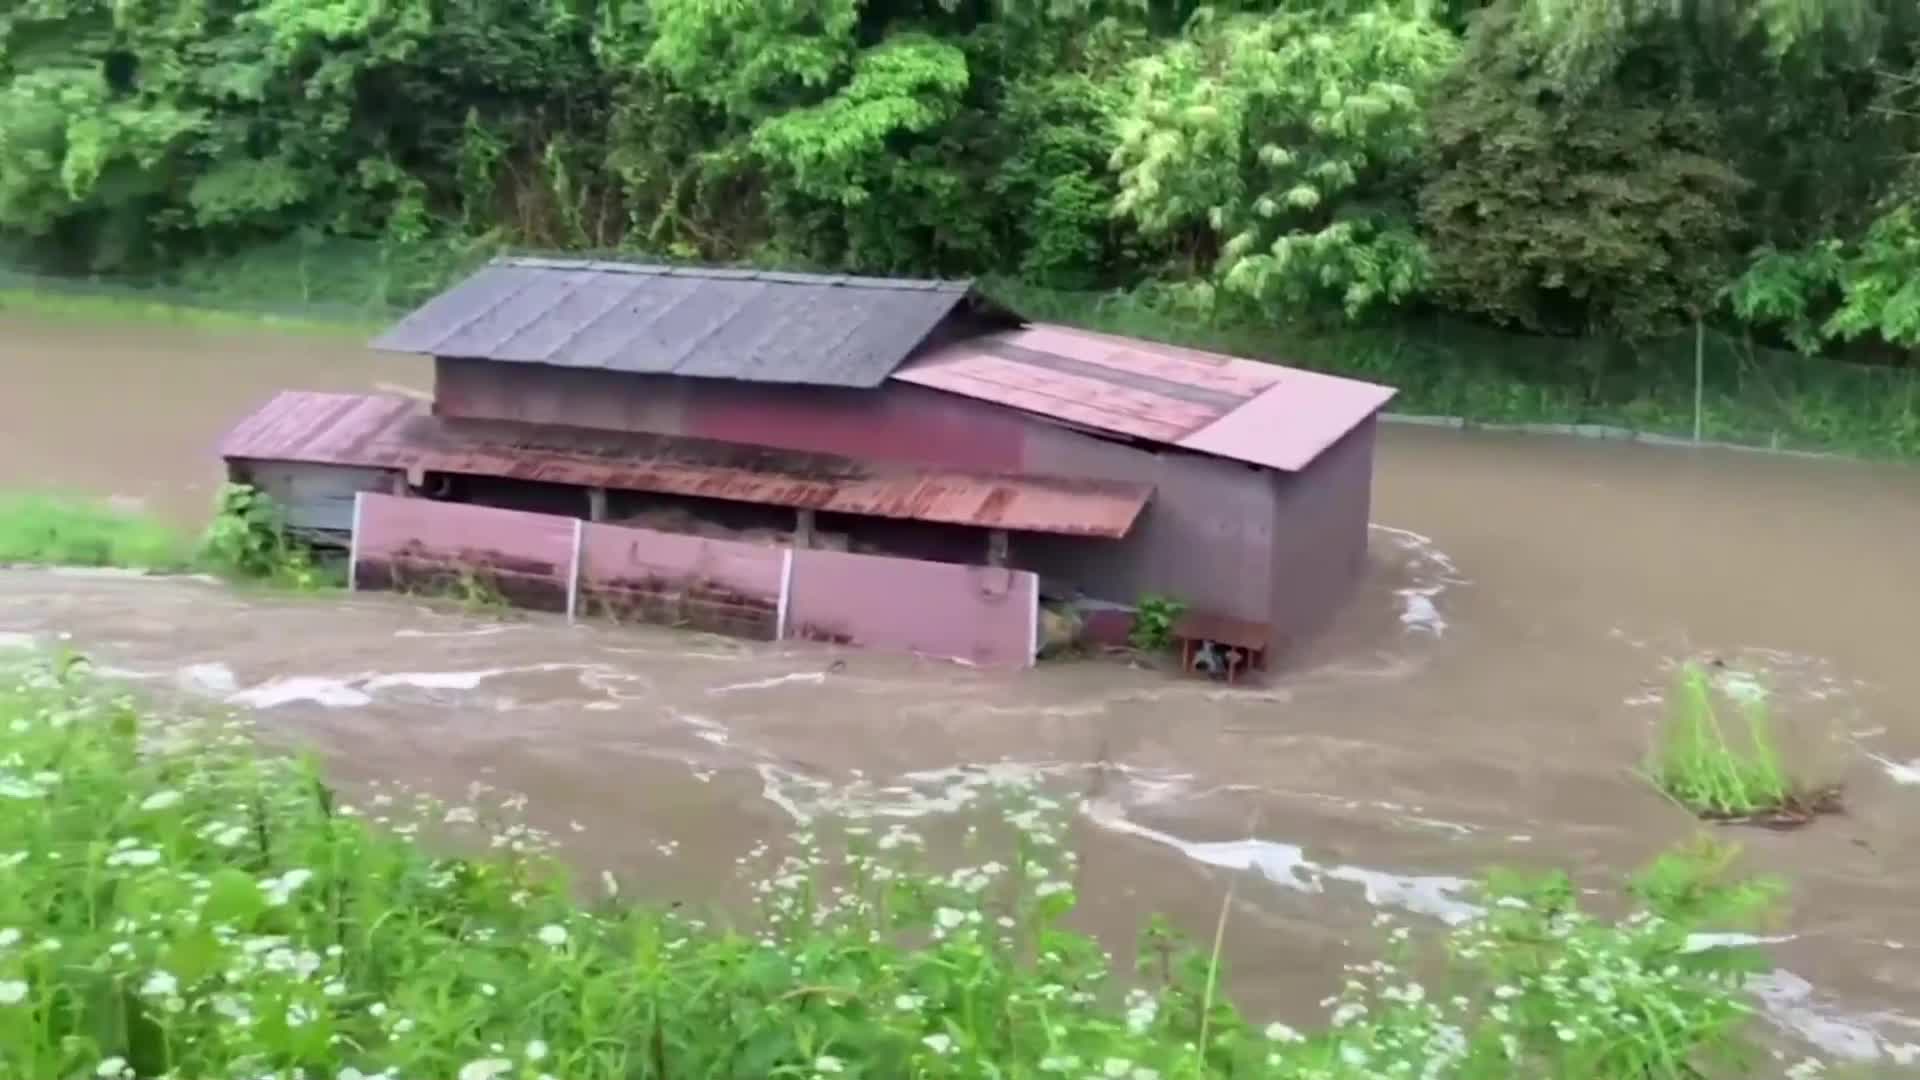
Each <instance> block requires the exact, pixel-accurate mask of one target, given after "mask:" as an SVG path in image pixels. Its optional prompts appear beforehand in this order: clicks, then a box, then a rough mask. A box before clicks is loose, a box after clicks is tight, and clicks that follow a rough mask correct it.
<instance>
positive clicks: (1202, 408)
mask: <svg viewBox="0 0 1920 1080" xmlns="http://www.w3.org/2000/svg"><path fill="white" fill-rule="evenodd" d="M893 377H894V378H895V379H898V380H900V381H902V382H908V383H913V384H915V385H918V386H926V387H931V388H933V389H936V390H945V391H948V392H949V393H954V394H960V395H963V396H965V397H970V398H976V399H979V400H981V401H988V402H992V403H994V404H997V405H1005V406H1008V407H1010V408H1015V409H1020V410H1023V411H1026V412H1030V413H1036V414H1039V415H1041V416H1048V417H1052V418H1054V419H1057V420H1065V421H1068V422H1071V423H1075V424H1080V425H1083V426H1086V427H1090V428H1094V429H1096V430H1100V431H1107V432H1112V433H1114V434H1117V435H1125V436H1129V437H1132V438H1137V439H1146V440H1149V441H1152V442H1158V443H1166V444H1170V445H1173V446H1178V447H1181V448H1183V449H1187V450H1194V451H1198V452H1200V453H1204V454H1211V455H1214V456H1216V457H1224V458H1230V459H1233V460H1236V461H1245V462H1248V463H1250V464H1254V465H1264V466H1267V467H1269V468H1274V469H1282V470H1285V471H1288V472H1297V471H1299V470H1300V469H1303V468H1305V467H1306V466H1307V465H1308V464H1309V463H1310V462H1312V461H1313V459H1314V458H1316V457H1318V456H1319V455H1320V453H1321V452H1322V451H1324V450H1325V449H1326V448H1327V447H1329V446H1331V445H1333V444H1334V443H1335V442H1336V441H1338V440H1339V438H1340V437H1341V436H1342V435H1345V434H1346V433H1347V432H1349V431H1351V430H1353V429H1354V428H1355V427H1357V426H1359V425H1360V424H1361V423H1364V422H1365V421H1366V419H1367V418H1368V417H1370V416H1372V415H1374V414H1375V413H1377V412H1378V411H1380V409H1381V408H1382V407H1383V406H1385V405H1386V403H1387V401H1388V400H1390V399H1391V398H1392V397H1393V393H1394V392H1393V390H1391V389H1390V388H1388V387H1384V386H1376V385H1374V384H1373V383H1367V382H1360V381H1358V380H1355V379H1342V378H1338V377H1335V376H1332V375H1321V374H1318V373H1315V372H1311V371H1302V370H1299V369H1297V368H1287V367H1281V366H1279V365H1276V364H1265V363H1260V362H1258V361H1253V360H1242V359H1239V358H1237V357H1232V356H1222V355H1219V354H1217V353H1205V352H1200V351H1197V350H1194V349H1183V348H1179V347H1177V346H1172V345H1160V344H1156V343H1154V342H1150V341H1139V340H1135V339H1131V338H1120V337H1112V336H1109V335H1106V334H1096V333H1092V332H1090V331H1085V330H1073V329H1068V328H1066V327H1059V326H1028V327H1022V328H1020V329H1016V330H1006V331H1002V332H998V333H990V334H984V335H981V336H977V337H970V338H964V339H961V340H957V341H951V342H948V343H946V344H943V345H940V346H938V347H935V348H933V349H931V350H929V351H928V352H927V353H926V354H925V355H924V356H922V357H921V358H919V359H917V360H915V361H913V362H911V363H909V364H908V365H907V366H905V367H903V368H901V369H900V370H899V371H896V372H894V375H893Z"/></svg>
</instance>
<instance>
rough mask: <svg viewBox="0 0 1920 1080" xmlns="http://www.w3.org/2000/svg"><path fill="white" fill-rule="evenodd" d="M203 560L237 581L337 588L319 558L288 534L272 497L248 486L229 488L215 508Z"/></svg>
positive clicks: (202, 548) (202, 547) (204, 539)
mask: <svg viewBox="0 0 1920 1080" xmlns="http://www.w3.org/2000/svg"><path fill="white" fill-rule="evenodd" d="M200 560H201V562H202V563H204V564H205V565H206V566H207V567H208V568H210V569H212V570H214V571H216V572H218V573H221V574H224V575H226V576H228V577H231V578H236V579H240V580H246V581H264V582H269V583H271V584H275V585H281V586H285V587H288V588H294V589H315V588H319V587H321V586H323V585H327V584H331V583H332V579H331V578H330V577H329V575H327V574H325V573H324V572H322V570H321V569H320V568H319V566H318V565H317V564H316V563H315V560H314V557H313V552H312V550H311V549H310V548H308V547H307V545H305V544H303V543H301V542H300V541H299V540H297V539H295V538H294V537H293V535H292V534H291V533H290V532H289V531H288V529H287V525H286V517H285V515H284V514H282V513H281V511H280V507H279V506H278V505H277V504H276V503H275V502H274V501H273V498H272V497H271V496H269V495H268V494H267V493H265V492H263V491H260V490H259V489H257V488H253V487H250V486H248V485H246V484H226V485H223V486H222V487H221V488H220V494H219V496H218V497H217V498H216V500H215V503H214V515H213V521H212V523H211V524H209V525H208V526H207V531H206V535H205V536H203V537H202V538H201V540H200Z"/></svg>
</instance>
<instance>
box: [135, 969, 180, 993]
mask: <svg viewBox="0 0 1920 1080" xmlns="http://www.w3.org/2000/svg"><path fill="white" fill-rule="evenodd" d="M179 991H180V980H179V979H176V978H174V977H173V973H172V972H170V971H156V972H154V973H153V974H151V975H149V976H147V981H146V982H145V983H142V984H141V986H140V992H141V993H142V994H145V995H146V996H148V997H172V996H173V995H174V994H176V993H179Z"/></svg>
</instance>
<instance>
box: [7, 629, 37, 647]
mask: <svg viewBox="0 0 1920 1080" xmlns="http://www.w3.org/2000/svg"><path fill="white" fill-rule="evenodd" d="M39 643H40V642H39V639H38V638H36V637H34V636H33V635H32V634H24V633H21V632H20V631H18V630H0V650H6V651H14V650H23V649H32V648H36V647H38V645H39Z"/></svg>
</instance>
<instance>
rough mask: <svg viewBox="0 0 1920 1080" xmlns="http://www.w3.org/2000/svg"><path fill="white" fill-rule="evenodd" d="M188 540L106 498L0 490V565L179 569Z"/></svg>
mask: <svg viewBox="0 0 1920 1080" xmlns="http://www.w3.org/2000/svg"><path fill="white" fill-rule="evenodd" d="M191 557H192V543H191V542H190V541H189V540H188V539H187V537H186V536H185V535H184V534H182V533H180V532H178V531H177V530H175V529H173V528H172V527H170V526H168V525H165V524H162V523H160V522H158V521H155V520H153V519H151V518H147V517H143V516H141V515H139V514H135V513H131V512H128V511H123V510H119V509H116V508H114V507H112V506H110V505H108V504H106V503H103V502H97V501H93V500H87V499H76V498H69V497H65V496H56V495H33V494H19V493H7V492H0V565H6V564H10V563H13V564H19V563H27V564H34V565H46V566H114V567H127V568H133V569H142V570H180V569H184V568H186V566H187V565H188V563H189V562H190V560H191Z"/></svg>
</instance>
